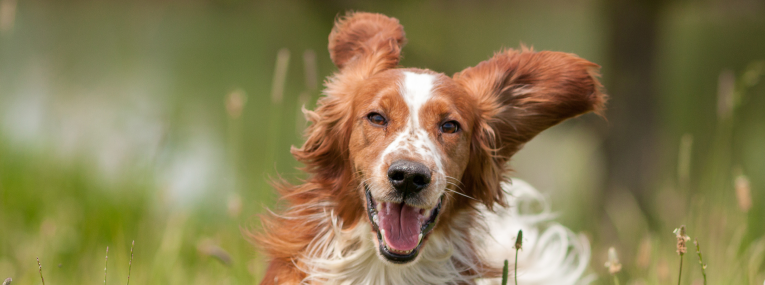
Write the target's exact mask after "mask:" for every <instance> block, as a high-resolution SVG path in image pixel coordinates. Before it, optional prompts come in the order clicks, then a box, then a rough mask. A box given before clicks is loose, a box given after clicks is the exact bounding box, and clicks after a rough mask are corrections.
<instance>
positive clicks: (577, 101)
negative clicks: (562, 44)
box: [454, 47, 606, 207]
mask: <svg viewBox="0 0 765 285" xmlns="http://www.w3.org/2000/svg"><path fill="white" fill-rule="evenodd" d="M599 68H600V66H598V65H597V64H594V63H592V62H589V61H587V60H584V59H582V58H579V57H578V56H576V55H573V54H569V53H562V52H548V51H543V52H534V51H532V50H530V49H527V48H525V47H524V48H522V49H521V51H517V50H506V51H502V52H499V53H497V54H495V55H494V57H492V58H491V59H489V60H487V61H484V62H481V63H479V64H478V65H476V66H475V67H470V68H467V69H465V70H463V71H461V72H459V73H457V74H455V75H454V80H455V81H457V82H458V83H459V84H461V85H462V86H463V87H464V88H465V89H466V90H467V91H468V94H470V96H473V97H474V98H475V100H476V102H477V106H478V109H479V116H480V119H479V120H477V126H476V128H475V131H474V134H475V135H474V140H473V150H472V152H473V153H471V162H470V165H469V169H468V170H467V172H466V175H467V177H466V180H467V181H466V182H469V183H473V184H478V185H473V186H474V187H481V188H479V189H487V190H488V193H484V194H485V195H488V196H487V197H482V198H485V199H483V200H484V202H485V203H486V204H487V205H488V206H490V207H491V204H493V202H499V203H501V204H504V198H503V197H504V195H502V193H501V189H500V186H499V182H500V181H502V180H503V177H502V176H503V175H504V173H505V171H506V170H507V166H506V163H507V161H508V160H509V159H510V157H511V156H512V155H513V154H515V153H516V152H517V151H518V150H519V149H520V148H521V147H522V146H523V144H525V143H526V142H528V141H529V140H531V139H532V138H533V137H534V136H536V135H537V134H539V133H540V132H541V131H543V130H545V129H547V128H549V127H551V126H554V125H556V124H558V123H560V122H562V121H563V120H565V119H568V118H571V117H574V116H577V115H580V114H583V113H586V112H590V111H595V112H597V113H601V112H602V111H603V108H604V104H605V101H606V95H605V94H603V93H601V91H600V89H601V87H602V86H601V84H600V82H598V79H597V77H598V69H599ZM480 160H483V161H480Z"/></svg>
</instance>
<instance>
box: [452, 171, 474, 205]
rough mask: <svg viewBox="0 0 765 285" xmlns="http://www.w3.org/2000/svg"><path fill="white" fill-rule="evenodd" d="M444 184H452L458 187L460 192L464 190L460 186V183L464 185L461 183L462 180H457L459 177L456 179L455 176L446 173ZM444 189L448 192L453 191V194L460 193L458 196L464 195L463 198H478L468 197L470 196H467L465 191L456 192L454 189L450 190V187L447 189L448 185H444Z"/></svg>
mask: <svg viewBox="0 0 765 285" xmlns="http://www.w3.org/2000/svg"><path fill="white" fill-rule="evenodd" d="M457 183H459V184H457ZM446 184H449V185H452V186H454V187H456V188H457V189H459V190H460V191H462V192H465V189H463V188H462V186H460V185H464V184H462V181H460V180H459V179H457V178H454V177H451V176H448V175H447V176H446ZM444 189H445V190H446V191H448V192H451V193H454V194H457V195H460V196H462V197H465V198H468V199H472V200H474V201H478V199H476V198H473V197H470V196H468V195H467V194H465V193H462V192H457V191H454V190H452V189H449V187H446V188H444Z"/></svg>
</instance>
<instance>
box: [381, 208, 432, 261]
mask: <svg viewBox="0 0 765 285" xmlns="http://www.w3.org/2000/svg"><path fill="white" fill-rule="evenodd" d="M421 211H422V209H419V208H415V207H411V206H408V205H406V204H404V203H400V204H396V203H383V205H382V210H380V212H379V213H377V214H378V216H379V218H380V224H379V226H380V228H381V229H384V230H385V234H384V235H383V238H384V239H385V243H386V244H387V245H388V247H389V248H392V249H395V250H400V251H406V250H411V249H414V248H415V247H417V244H419V242H420V240H419V239H420V229H421V227H422V222H423V219H424V217H423V216H422V214H421Z"/></svg>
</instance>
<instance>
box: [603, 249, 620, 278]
mask: <svg viewBox="0 0 765 285" xmlns="http://www.w3.org/2000/svg"><path fill="white" fill-rule="evenodd" d="M606 268H608V273H610V274H611V275H614V274H616V273H619V271H622V264H621V263H619V257H618V256H617V255H616V249H615V248H614V247H613V246H612V247H610V248H608V261H606Z"/></svg>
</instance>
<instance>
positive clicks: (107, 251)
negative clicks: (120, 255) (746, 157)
mask: <svg viewBox="0 0 765 285" xmlns="http://www.w3.org/2000/svg"><path fill="white" fill-rule="evenodd" d="M108 264H109V247H108V246H107V247H106V257H105V258H104V284H106V268H107V265H108Z"/></svg>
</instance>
